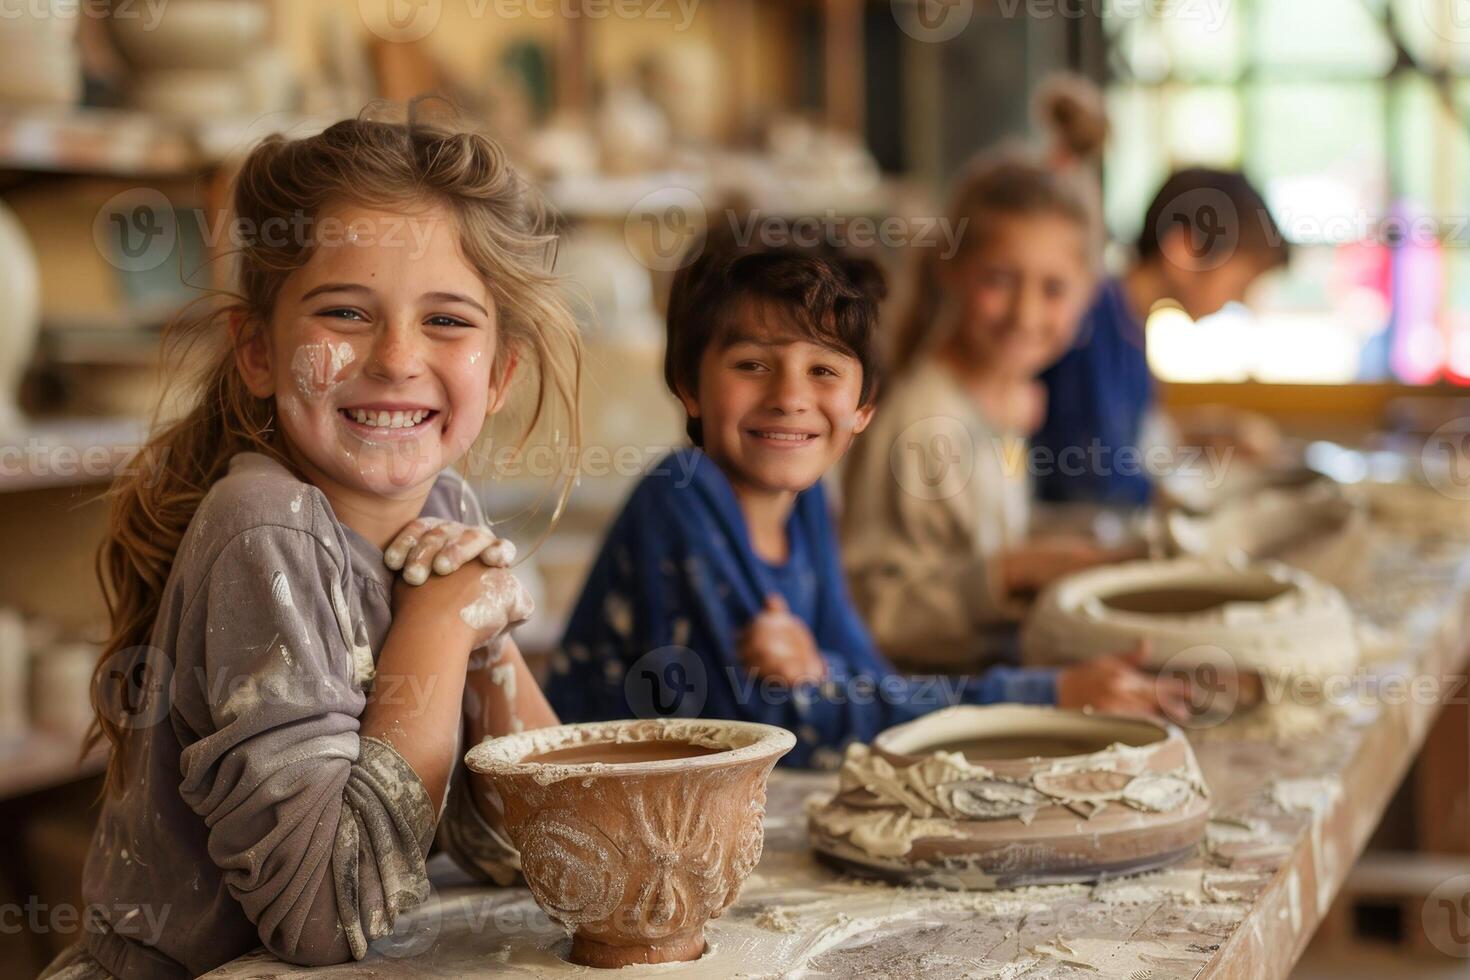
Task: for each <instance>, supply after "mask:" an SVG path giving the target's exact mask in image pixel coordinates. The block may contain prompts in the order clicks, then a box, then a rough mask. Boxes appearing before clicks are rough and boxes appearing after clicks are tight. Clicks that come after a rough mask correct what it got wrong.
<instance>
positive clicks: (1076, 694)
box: [1057, 643, 1190, 721]
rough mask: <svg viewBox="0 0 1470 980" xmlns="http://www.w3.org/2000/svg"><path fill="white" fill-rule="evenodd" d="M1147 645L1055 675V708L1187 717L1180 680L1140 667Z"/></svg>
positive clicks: (1184, 689)
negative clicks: (1155, 673)
mask: <svg viewBox="0 0 1470 980" xmlns="http://www.w3.org/2000/svg"><path fill="white" fill-rule="evenodd" d="M1147 658H1148V644H1147V643H1141V644H1139V645H1138V647H1137V648H1136V649H1134V650H1130V651H1129V652H1128V653H1124V654H1121V655H1119V656H1116V657H1100V658H1098V659H1096V660H1090V661H1088V662H1087V663H1085V664H1079V665H1078V666H1076V667H1072V668H1069V669H1067V670H1064V671H1062V672H1061V673H1060V674H1058V675H1057V707H1059V708H1070V709H1072V710H1081V709H1083V708H1091V709H1092V710H1094V711H1099V712H1103V713H1105V714H1119V715H1142V716H1145V717H1151V718H1164V719H1166V720H1169V721H1181V720H1184V719H1187V718H1188V717H1189V716H1190V708H1189V688H1188V685H1187V684H1186V682H1185V681H1184V679H1183V678H1179V677H1168V676H1155V675H1153V674H1149V673H1146V672H1145V671H1144V670H1143V669H1142V667H1143V663H1144V661H1145V660H1146V659H1147Z"/></svg>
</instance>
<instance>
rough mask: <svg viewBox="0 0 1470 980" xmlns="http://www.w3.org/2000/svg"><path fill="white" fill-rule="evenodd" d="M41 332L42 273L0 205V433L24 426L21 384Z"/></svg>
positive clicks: (22, 229) (10, 216) (25, 239)
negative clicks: (21, 406)
mask: <svg viewBox="0 0 1470 980" xmlns="http://www.w3.org/2000/svg"><path fill="white" fill-rule="evenodd" d="M40 330H41V271H40V265H39V264H38V262H37V259H36V252H35V249H34V247H32V245H31V239H30V236H29V235H28V234H27V233H26V230H25V227H24V226H23V225H22V224H21V222H20V219H19V218H18V217H16V214H15V212H14V211H11V210H10V208H8V207H6V206H5V205H4V204H0V434H4V435H6V436H14V435H16V434H17V433H19V431H20V430H21V429H22V428H23V427H24V424H25V419H24V416H23V415H22V414H21V410H20V383H21V379H22V378H23V377H24V376H25V371H26V367H27V366H28V365H29V364H30V362H31V353H32V351H33V350H34V348H35V344H36V336H37V334H38V333H39V332H40Z"/></svg>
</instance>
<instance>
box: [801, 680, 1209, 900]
mask: <svg viewBox="0 0 1470 980" xmlns="http://www.w3.org/2000/svg"><path fill="white" fill-rule="evenodd" d="M1208 813H1209V801H1208V794H1207V790H1206V788H1205V784H1204V778H1203V776H1202V775H1201V774H1200V771H1199V767H1198V765H1197V763H1196V762H1195V759H1194V753H1193V752H1192V751H1191V749H1190V747H1189V743H1188V742H1187V741H1186V740H1185V739H1184V737H1183V735H1182V734H1181V733H1180V732H1179V731H1178V730H1177V729H1175V728H1173V727H1172V726H1164V725H1161V724H1154V723H1152V722H1148V721H1143V720H1138V719H1131V718H1118V717H1112V716H1094V715H1085V714H1082V713H1080V712H1070V711H1061V710H1057V709H1054V708H1030V707H1020V706H1002V707H990V708H978V707H959V708H950V709H947V710H945V711H940V712H936V713H935V714H933V715H930V716H928V717H926V718H922V719H920V720H918V721H915V722H910V723H908V724H906V725H899V726H898V727H896V728H891V729H889V730H888V731H886V732H883V733H882V734H881V735H879V736H878V738H877V739H875V740H874V741H873V744H872V745H871V746H868V745H853V746H850V747H849V748H848V751H847V755H846V757H845V759H844V761H843V766H842V770H841V774H840V781H839V788H838V792H837V793H836V794H835V795H834V796H833V797H832V798H831V799H830V800H828V801H826V803H825V804H824V805H822V806H821V807H820V808H818V809H816V810H814V811H813V812H812V814H811V819H810V828H809V829H810V833H811V840H812V846H813V848H814V849H815V850H816V852H817V856H818V858H819V859H821V860H823V861H824V862H826V863H829V864H833V865H836V866H837V867H839V868H841V869H842V870H844V871H848V872H850V873H853V874H858V875H861V876H864V877H872V878H879V879H883V880H887V881H892V882H898V883H921V884H926V885H934V886H939V887H949V888H974V889H985V888H1015V887H1020V886H1025V885H1037V884H1059V883H1065V882H1089V881H1097V880H1100V879H1103V878H1108V877H1112V876H1116V875H1120V874H1130V873H1135V872H1140V871H1148V870H1152V869H1155V868H1159V867H1162V866H1164V865H1166V864H1169V863H1172V862H1173V861H1176V860H1178V859H1180V858H1182V857H1186V856H1188V855H1190V854H1192V853H1194V851H1195V849H1196V847H1197V846H1198V844H1199V841H1200V839H1201V837H1202V835H1203V833H1204V828H1205V822H1206V819H1207V817H1208Z"/></svg>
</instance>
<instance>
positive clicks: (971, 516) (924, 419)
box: [842, 155, 1114, 673]
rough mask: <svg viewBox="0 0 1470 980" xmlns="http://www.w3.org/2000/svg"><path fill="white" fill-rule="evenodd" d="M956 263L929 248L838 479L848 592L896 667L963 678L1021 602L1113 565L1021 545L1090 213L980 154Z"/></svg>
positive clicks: (956, 217)
mask: <svg viewBox="0 0 1470 980" xmlns="http://www.w3.org/2000/svg"><path fill="white" fill-rule="evenodd" d="M949 220H950V221H951V222H952V223H953V224H954V227H956V228H958V229H962V237H961V239H960V247H959V250H958V251H957V252H956V253H955V254H954V255H953V256H942V255H940V254H939V253H938V252H937V251H936V250H933V249H930V250H926V251H925V252H923V253H922V254H921V255H920V256H919V264H918V268H919V272H918V275H917V277H916V278H917V281H916V283H915V287H916V288H915V289H914V290H913V297H912V302H911V304H910V308H909V310H908V312H907V314H906V316H905V317H904V319H903V321H902V322H901V323H900V328H899V333H898V335H897V337H896V343H895V349H894V351H893V360H894V370H895V372H896V374H897V379H896V380H895V381H894V382H893V384H892V386H891V387H890V388H889V390H887V391H886V392H885V394H884V396H883V400H882V405H881V408H880V410H879V411H878V414H877V421H876V422H875V424H874V425H873V428H872V429H871V430H870V431H869V432H868V434H867V435H865V436H864V437H863V438H862V439H860V440H859V441H858V443H857V445H856V446H855V447H854V449H853V452H852V456H851V458H850V459H849V461H848V464H847V467H846V473H845V482H844V486H845V493H844V501H845V507H844V510H843V514H842V547H843V553H844V556H845V558H846V562H847V570H848V574H849V578H850V581H851V583H852V589H853V596H854V599H855V600H856V602H857V606H858V609H860V610H861V611H862V613H863V615H864V617H865V618H866V619H867V622H868V627H869V629H871V630H872V632H873V636H874V638H875V639H876V640H877V642H878V646H879V647H880V648H881V649H882V650H883V652H884V653H885V654H887V655H888V656H889V657H890V658H892V659H893V661H894V662H895V663H896V664H897V665H898V666H899V667H900V668H902V669H905V670H918V671H934V670H942V671H951V672H965V673H968V672H971V671H974V670H978V669H981V668H982V667H984V666H985V665H987V664H988V663H990V662H994V661H996V660H998V659H1006V657H1005V655H1004V654H1002V653H1000V651H1001V650H1002V649H1003V644H1004V642H1005V640H1006V639H1007V638H1008V634H1007V633H1006V632H1005V631H1004V630H1003V629H1000V628H999V627H1003V626H1005V625H1006V624H1010V623H1013V622H1014V620H1015V619H1016V618H1018V616H1019V614H1020V613H1021V612H1022V611H1024V608H1025V606H1024V600H1025V599H1026V598H1028V597H1030V596H1033V595H1034V594H1035V593H1036V592H1037V591H1038V590H1040V589H1042V588H1044V587H1045V586H1046V585H1048V584H1049V583H1051V582H1052V581H1054V580H1055V579H1057V578H1058V577H1060V576H1062V575H1065V574H1067V573H1069V572H1073V571H1077V570H1079V569H1083V568H1087V567H1090V566H1092V565H1096V564H1098V563H1100V562H1103V561H1108V560H1111V559H1112V558H1113V557H1114V556H1113V555H1112V554H1110V553H1109V552H1107V551H1104V550H1103V549H1101V548H1098V547H1097V546H1095V545H1094V544H1092V543H1091V542H1090V541H1088V540H1086V539H1082V538H1075V537H1063V536H1055V537H1041V538H1033V537H1032V536H1031V527H1030V497H1031V482H1030V478H1029V475H1028V466H1027V462H1028V457H1027V451H1028V446H1027V442H1026V440H1027V437H1028V436H1029V435H1030V434H1031V433H1032V432H1034V431H1035V430H1036V428H1037V426H1039V425H1040V424H1041V419H1042V415H1043V412H1044V410H1045V409H1044V404H1045V391H1044V389H1043V388H1042V387H1041V385H1040V384H1039V382H1038V381H1037V378H1038V376H1039V375H1040V374H1041V372H1042V371H1043V370H1045V369H1046V368H1047V367H1048V366H1050V365H1051V364H1052V363H1053V362H1055V361H1056V359H1057V358H1058V357H1060V356H1061V355H1062V353H1063V352H1065V351H1066V350H1067V348H1068V346H1069V345H1070V344H1071V342H1072V339H1073V337H1074V336H1075V334H1076V330H1077V323H1078V321H1079V319H1080V318H1081V316H1082V313H1083V310H1084V309H1085V308H1086V304H1087V299H1088V297H1089V296H1090V295H1091V291H1092V286H1093V281H1094V279H1093V273H1092V263H1091V261H1090V254H1091V253H1090V244H1089V243H1090V237H1089V236H1090V235H1091V231H1092V227H1093V222H1092V213H1091V209H1090V205H1089V202H1088V201H1087V200H1086V198H1085V197H1084V196H1083V195H1082V194H1081V193H1080V191H1079V190H1078V185H1077V184H1075V183H1074V182H1071V181H1068V180H1067V179H1065V178H1063V177H1062V176H1060V175H1058V174H1056V173H1054V172H1053V171H1051V170H1048V169H1047V168H1045V167H1043V166H1041V165H1040V164H1038V163H1033V162H1031V161H1030V160H1029V159H1026V158H1023V157H1020V156H1009V155H1001V156H996V157H982V158H981V159H979V160H978V161H976V162H975V163H974V164H972V165H971V166H970V168H969V169H968V170H967V171H966V173H965V174H964V175H963V176H962V177H961V178H960V181H959V184H958V187H957V189H956V192H955V196H954V202H953V205H952V207H951V208H950V212H949Z"/></svg>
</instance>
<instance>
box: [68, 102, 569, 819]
mask: <svg viewBox="0 0 1470 980" xmlns="http://www.w3.org/2000/svg"><path fill="white" fill-rule="evenodd" d="M424 110H425V106H424V102H423V100H415V101H414V102H411V103H409V105H408V106H407V108H406V111H405V110H403V109H401V108H400V109H393V108H391V107H370V108H369V109H367V110H364V112H363V114H362V115H360V116H359V117H358V118H355V119H348V120H343V121H341V122H338V123H335V124H334V125H332V126H330V127H328V128H327V129H326V130H325V131H323V132H322V133H320V134H319V135H316V136H310V137H306V138H301V139H287V138H285V137H282V136H279V135H276V136H270V137H267V138H266V139H265V140H263V141H262V142H260V143H259V144H258V145H257V146H255V147H254V149H252V150H251V152H250V153H249V154H248V155H247V156H246V158H245V159H244V161H243V163H242V164H241V167H240V170H239V172H238V174H237V175H236V176H235V179H234V183H233V188H232V192H231V207H232V212H233V213H232V215H231V218H232V219H233V225H232V226H233V227H235V228H237V229H241V230H242V232H243V230H245V229H252V228H253V229H269V228H272V227H275V228H281V227H283V226H282V225H281V222H282V221H283V220H284V221H286V222H287V223H288V224H290V223H291V222H292V219H296V223H295V224H290V226H291V227H311V226H312V222H313V221H314V219H315V218H316V217H317V216H320V215H321V214H323V212H324V211H326V210H327V209H329V208H335V207H341V206H343V205H348V206H352V205H356V206H364V207H374V208H387V209H393V208H399V207H401V208H403V209H404V210H405V211H408V210H413V209H421V208H423V207H425V206H438V207H442V208H444V209H446V210H447V211H448V212H449V213H450V214H452V215H453V217H454V218H455V220H456V223H457V230H458V233H459V238H460V246H461V249H462V251H463V253H464V255H465V258H466V260H467V261H468V262H469V263H470V264H471V266H473V267H474V268H475V270H476V271H477V272H478V273H479V274H480V275H481V276H482V277H483V278H484V280H485V282H486V284H487V285H488V287H489V289H490V290H491V295H492V296H493V297H494V299H495V304H496V313H497V320H498V330H499V338H498V340H499V342H498V343H497V345H496V350H497V353H496V358H497V361H498V363H497V364H495V365H492V371H493V372H494V376H496V377H499V376H501V372H502V371H503V370H504V368H505V366H506V359H507V358H508V357H510V356H512V355H514V356H515V357H516V358H517V362H518V366H519V368H520V369H521V370H518V374H517V378H518V379H523V378H525V377H526V375H527V373H528V372H529V373H530V374H531V375H532V376H533V377H534V378H535V386H536V390H535V397H534V400H533V402H531V403H530V408H529V421H528V423H527V425H526V428H525V431H524V434H523V435H522V437H521V446H520V447H519V448H524V443H525V441H526V439H527V438H529V434H530V432H531V430H532V429H533V428H534V427H535V426H536V424H537V423H538V422H539V421H540V420H542V418H543V416H544V415H545V414H546V413H548V411H549V410H550V409H551V408H552V407H553V406H556V407H558V408H559V409H560V410H561V411H562V412H563V413H564V418H565V424H566V425H567V426H568V429H569V438H568V439H565V440H563V439H562V438H561V430H560V428H558V430H557V434H558V443H559V444H561V446H562V448H563V449H564V451H566V452H569V453H575V451H576V446H577V445H578V444H579V443H580V423H579V412H578V405H579V400H580V386H581V367H582V347H581V338H580V334H579V331H578V328H577V325H576V322H575V320H574V319H573V316H572V313H571V310H570V309H569V308H568V307H567V305H566V302H565V300H564V299H563V294H562V292H561V291H560V290H559V289H558V288H557V282H556V279H555V276H554V274H553V266H554V264H555V258H556V243H557V238H556V235H555V233H554V232H553V230H552V222H551V217H550V215H549V213H548V211H547V210H546V208H545V206H544V205H543V203H542V200H541V197H540V195H539V194H538V193H537V192H536V191H535V190H534V189H533V188H532V187H530V186H529V185H528V184H527V183H526V181H525V180H524V179H523V178H522V177H521V176H520V174H519V173H518V172H517V171H516V169H515V168H514V167H513V166H512V165H511V164H510V162H509V160H508V159H507V157H506V155H505V153H504V151H503V150H502V149H501V147H500V146H499V145H498V144H496V143H495V142H494V141H493V140H491V139H490V138H488V137H486V136H484V135H482V134H480V133H478V132H475V131H473V130H472V129H470V128H469V127H467V126H465V125H463V124H462V123H460V122H459V121H457V120H456V119H455V118H453V116H446V115H445V114H443V113H435V114H434V115H433V116H432V117H431V116H429V115H428V114H426V113H425V111H424ZM268 222H269V223H268ZM287 239H291V240H287ZM234 244H236V245H238V247H237V248H234V249H232V252H231V254H230V255H229V256H228V257H229V258H230V259H231V261H232V265H233V272H232V276H231V279H232V288H231V289H228V290H210V291H209V294H208V295H206V296H204V297H202V298H201V299H200V300H199V301H197V302H196V303H195V304H191V306H190V307H188V308H186V309H185V311H184V312H183V313H181V314H180V315H179V317H177V318H176V319H175V320H174V321H172V322H171V323H170V324H169V326H168V328H167V330H166V331H165V350H166V352H167V361H166V363H169V364H173V365H175V366H182V365H183V363H184V361H185V359H186V356H188V355H189V354H190V353H191V352H192V351H193V350H195V349H197V348H204V349H205V351H206V352H207V356H206V357H205V358H204V359H203V362H202V364H201V365H200V367H199V368H198V369H197V377H195V378H194V380H193V382H192V387H190V388H189V389H187V390H185V391H184V392H183V398H182V399H181V400H176V399H175V396H176V395H178V394H179V393H178V392H176V391H170V392H169V393H168V398H169V400H170V401H171V402H174V403H175V404H179V405H181V406H182V412H181V413H179V414H176V415H175V416H174V418H173V420H172V421H161V419H162V414H161V413H162V407H160V415H159V416H157V417H156V418H155V424H154V427H153V431H152V434H151V436H150V437H149V439H148V442H147V444H146V445H145V446H144V447H143V448H142V450H141V452H140V454H139V457H138V458H137V459H136V460H135V463H134V465H133V466H132V467H131V468H130V469H131V472H130V473H128V474H126V475H124V476H122V477H119V478H118V480H117V481H116V482H115V483H114V484H113V486H112V487H111V489H110V491H109V494H108V495H109V497H110V498H111V519H110V529H109V534H108V537H107V540H106V541H105V542H104V543H103V545H102V547H101V549H100V550H99V552H98V555H97V577H98V579H99V581H100V582H101V585H102V591H103V595H104V598H105V600H106V603H107V609H108V614H109V617H110V621H111V627H110V628H111V632H110V635H109V636H108V638H107V641H106V644H105V646H104V647H103V650H102V653H101V657H100V659H99V662H98V664H97V667H96V669H95V671H94V672H93V675H92V691H91V693H92V707H93V711H94V714H95V718H94V721H93V724H92V728H91V730H90V731H89V732H88V733H87V738H86V740H85V743H84V747H83V751H84V752H89V751H91V750H92V749H93V748H95V747H96V746H97V745H99V744H100V743H101V742H102V740H103V739H106V740H107V742H108V743H110V746H111V749H112V752H111V757H110V760H109V763H108V772H107V783H106V791H107V792H117V791H120V790H121V789H122V786H123V782H124V778H125V775H126V773H125V766H126V751H125V749H126V738H127V735H128V733H129V732H130V731H132V730H135V729H136V728H137V727H138V724H137V714H138V710H139V707H140V706H139V705H138V704H137V703H135V701H130V697H129V696H130V689H131V693H133V694H136V692H137V690H138V683H139V677H138V674H139V672H140V671H141V672H147V671H149V670H151V669H152V668H154V667H157V666H159V665H158V664H156V663H151V662H149V660H148V659H147V658H148V654H149V653H150V652H151V653H152V655H153V656H154V657H158V656H162V657H164V658H167V659H169V660H171V654H168V653H162V652H160V651H148V644H149V641H150V638H151V636H152V633H153V627H154V621H155V619H156V618H157V616H158V612H159V605H160V602H161V599H162V596H163V591H164V584H165V583H166V582H167V581H168V577H169V572H170V571H171V569H172V568H173V563H174V556H175V554H176V552H177V551H178V548H179V544H180V542H181V541H182V540H183V537H184V532H185V531H186V530H187V528H188V526H189V522H190V521H191V520H192V519H193V517H194V513H195V511H196V510H197V508H198V506H199V503H200V501H201V500H202V499H203V498H204V495H205V494H206V493H208V492H209V489H210V487H211V486H213V485H214V483H215V481H216V480H218V479H220V478H221V477H222V476H224V475H225V473H226V470H227V468H228V466H229V462H230V459H231V458H232V457H233V456H235V455H237V454H238V453H242V452H257V453H263V454H264V455H266V456H269V457H271V458H273V459H275V460H277V461H278V462H280V463H281V464H282V465H284V466H286V467H288V468H289V469H291V470H292V471H293V472H296V467H295V466H294V465H293V464H292V463H291V461H290V460H289V458H288V457H287V455H286V447H285V445H284V444H283V442H282V437H281V433H280V429H279V427H277V426H276V425H275V424H274V421H275V408H274V401H273V399H269V398H266V399H262V398H257V397H255V396H254V395H252V394H251V393H250V392H249V390H248V389H247V388H246V387H245V384H244V381H243V379H242V378H241V376H240V373H239V371H238V370H237V368H236V365H235V360H234V349H235V344H241V343H246V342H249V341H250V340H252V339H254V338H255V337H257V336H258V335H259V334H260V332H262V331H265V330H267V329H268V328H269V324H270V323H271V316H272V311H273V309H274V307H275V304H276V300H277V297H278V295H279V294H280V291H281V288H282V285H283V283H284V282H285V280H286V278H287V277H288V276H289V275H290V274H291V272H293V271H294V270H296V269H299V268H300V267H301V266H303V265H304V264H305V263H306V262H307V260H308V259H309V258H310V257H311V255H312V252H313V247H312V242H311V241H310V236H309V235H303V236H300V240H296V239H295V236H292V235H274V236H271V235H267V234H264V233H262V234H260V235H258V236H249V235H245V234H242V236H241V239H240V240H239V241H237V242H235V243H234ZM227 324H229V325H231V326H232V327H233V329H234V331H235V334H236V336H235V337H234V343H231V342H230V339H229V334H230V330H229V329H227ZM195 362H196V363H198V359H195ZM518 387H519V386H518ZM562 469H563V470H564V471H566V472H567V473H568V476H569V474H570V471H569V469H568V468H567V467H563V468H562ZM571 485H572V481H571V479H570V478H568V479H566V480H565V481H564V482H563V483H562V486H561V487H560V491H559V495H558V499H557V507H556V513H555V514H554V515H553V522H554V521H555V516H556V514H559V513H560V511H561V508H562V506H563V505H564V504H565V502H566V498H567V496H568V495H569V494H570V491H571ZM157 682H158V678H157V672H156V671H155V676H154V679H153V683H157Z"/></svg>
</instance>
